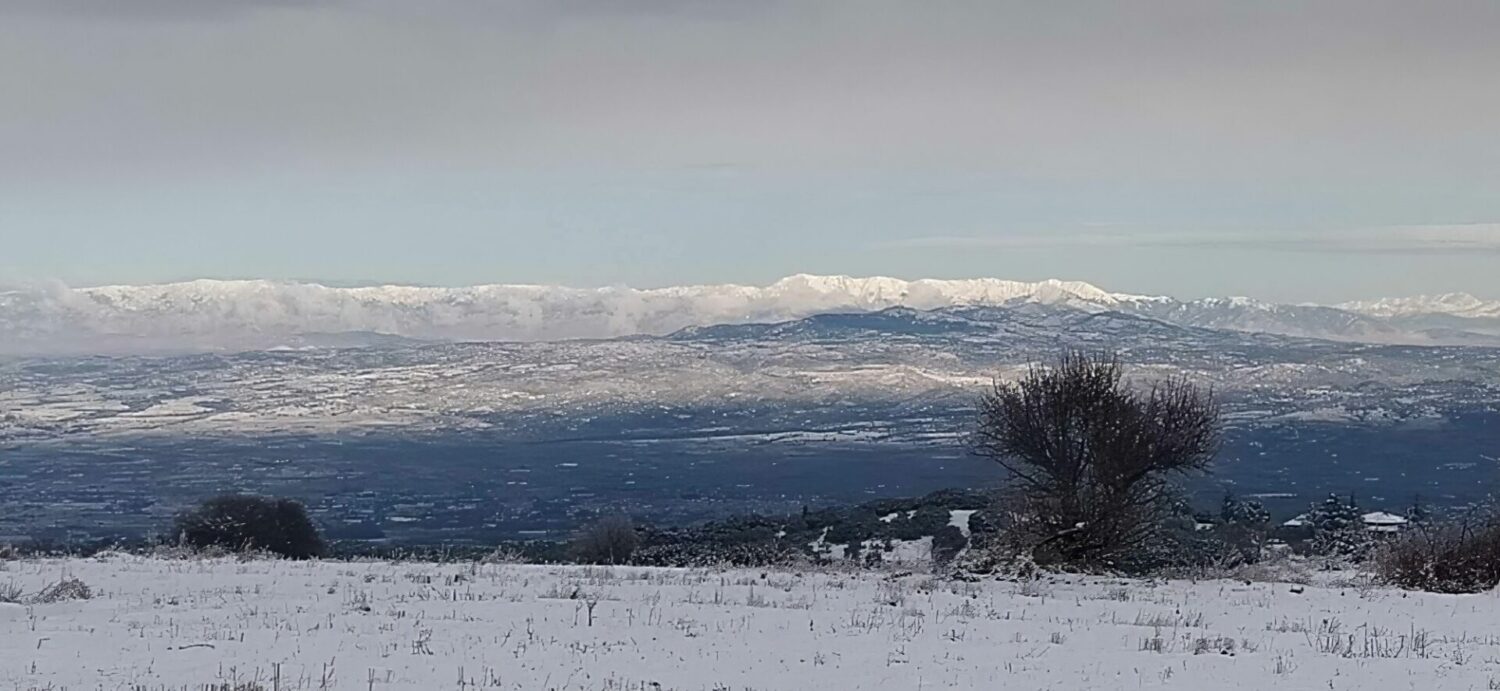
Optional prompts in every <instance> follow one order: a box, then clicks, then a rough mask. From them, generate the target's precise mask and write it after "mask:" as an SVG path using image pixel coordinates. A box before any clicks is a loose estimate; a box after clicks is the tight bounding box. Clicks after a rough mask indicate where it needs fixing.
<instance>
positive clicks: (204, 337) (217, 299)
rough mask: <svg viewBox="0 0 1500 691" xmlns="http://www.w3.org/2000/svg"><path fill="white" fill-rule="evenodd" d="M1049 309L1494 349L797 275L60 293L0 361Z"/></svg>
mask: <svg viewBox="0 0 1500 691" xmlns="http://www.w3.org/2000/svg"><path fill="white" fill-rule="evenodd" d="M1028 303H1036V304H1044V305H1048V306H1055V307H1062V308H1070V309H1075V310H1080V311H1084V312H1090V313H1097V312H1104V311H1113V312H1121V313H1125V314H1132V315H1138V316H1144V317H1149V318H1152V319H1157V320H1161V321H1165V322H1169V323H1172V324H1177V325H1182V326H1192V327H1201V328H1211V329H1227V330H1233V331H1246V332H1256V333H1271V334H1280V335H1289V336H1298V337H1308V338H1322V339H1332V340H1341V341H1357V342H1370V343H1387V344H1414V345H1439V344H1462V345H1500V301H1493V302H1486V301H1483V300H1480V299H1478V298H1475V297H1473V296H1471V295H1444V296H1436V297H1417V298H1400V299H1386V300H1376V301H1369V302H1355V303H1345V304H1343V305H1337V306H1320V305H1284V304H1275V303H1267V302H1261V301H1258V300H1252V299H1248V298H1205V299H1200V300H1187V301H1184V300H1177V299H1174V298H1169V297H1161V296H1147V295H1135V294H1129V293H1115V292H1109V291H1106V290H1103V289H1101V288H1099V287H1097V286H1094V285H1092V284H1090V283H1086V282H1082V281H1061V280H1046V281H1037V282H1022V281H1008V280H1002V279H993V278H979V279H963V280H938V279H922V280H914V281H907V280H902V279H896V278H888V277H867V278H857V277H850V276H815V275H809V274H798V275H794V276H789V277H787V278H784V279H781V280H779V281H776V282H775V283H772V284H770V285H767V286H744V285H696V286H677V287H668V288H655V289H632V288H625V287H607V288H592V289H585V288H569V287H560V286H540V285H483V286H472V287H457V288H446V287H417V286H399V285H384V286H362V287H329V286H324V285H320V284H316V283H298V282H276V281H265V280H233V281H222V280H197V281H187V282H181V283H167V284H156V285H140V286H127V285H116V286H101V287H92V288H67V287H61V286H53V287H48V288H38V289H21V290H11V291H7V292H0V354H10V355H17V354H26V355H34V354H118V353H153V352H161V353H172V352H201V351H231V350H259V349H267V348H278V347H306V346H308V345H309V344H319V343H334V344H344V345H361V344H366V345H381V344H390V343H391V342H393V339H404V340H429V341H552V340H564V339H577V338H615V337H620V336H631V335H664V334H669V333H674V332H677V331H680V330H682V329H685V328H689V327H694V326H710V325H718V324H746V323H766V322H777V321H787V320H793V319H798V318H802V317H807V316H812V315H817V314H832V313H857V312H875V311H879V310H884V309H888V308H891V307H909V308H913V309H918V310H931V309H941V308H945V307H964V306H1011V305H1017V304H1028Z"/></svg>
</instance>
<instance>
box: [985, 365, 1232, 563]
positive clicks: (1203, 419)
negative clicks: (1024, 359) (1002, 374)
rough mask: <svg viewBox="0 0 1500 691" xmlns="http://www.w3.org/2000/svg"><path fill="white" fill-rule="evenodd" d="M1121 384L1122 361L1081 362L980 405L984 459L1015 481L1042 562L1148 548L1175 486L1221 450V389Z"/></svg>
mask: <svg viewBox="0 0 1500 691" xmlns="http://www.w3.org/2000/svg"><path fill="white" fill-rule="evenodd" d="M1122 375H1123V372H1122V369H1121V367H1120V362H1119V360H1118V359H1117V358H1115V357H1113V356H1091V355H1087V354H1082V353H1070V354H1067V355H1064V356H1063V357H1062V358H1060V359H1059V360H1058V361H1057V362H1056V363H1055V364H1053V365H1052V366H1040V365H1033V366H1032V367H1031V368H1030V369H1029V370H1028V371H1027V373H1026V374H1025V376H1023V377H1021V379H1020V380H1019V381H1016V382H1014V383H1005V382H1000V381H998V380H997V381H996V382H995V384H994V386H993V388H992V389H991V390H990V391H989V392H987V393H986V394H985V395H984V396H983V397H982V398H981V399H980V401H979V421H978V427H977V429H976V430H975V432H974V434H973V437H972V447H973V450H974V452H975V453H976V454H978V455H980V456H982V457H985V458H989V459H992V460H994V461H996V462H997V463H999V464H1000V465H1001V466H1002V467H1004V468H1005V469H1006V470H1007V471H1008V472H1009V475H1010V476H1011V479H1012V482H1013V485H1014V488H1015V489H1016V490H1017V492H1018V494H1019V496H1020V499H1021V501H1022V507H1021V508H1022V515H1023V516H1024V517H1025V520H1024V521H1022V522H1021V524H1019V526H1018V527H1020V528H1022V529H1023V530H1024V531H1025V532H1026V534H1027V542H1028V543H1029V546H1030V549H1031V552H1032V555H1033V557H1034V558H1036V559H1037V560H1038V561H1041V562H1044V563H1046V562H1051V563H1068V564H1075V565H1080V566H1103V565H1109V564H1111V563H1113V562H1114V561H1115V560H1117V559H1119V558H1120V557H1122V556H1124V555H1127V554H1130V553H1131V552H1132V551H1135V550H1139V549H1142V548H1144V547H1145V546H1146V545H1147V544H1148V543H1149V542H1150V541H1151V539H1152V538H1153V537H1154V536H1155V535H1156V534H1157V531H1158V530H1159V529H1160V527H1161V525H1162V523H1163V521H1164V519H1165V517H1166V515H1167V512H1168V511H1169V507H1170V501H1171V498H1172V489H1173V484H1172V480H1173V477H1174V476H1177V475H1182V474H1187V473H1192V472H1197V471H1204V470H1207V468H1208V465H1209V463H1210V462H1211V461H1212V460H1213V457H1214V454H1215V453H1216V452H1217V451H1218V446H1219V435H1220V414H1219V409H1218V406H1217V404H1216V403H1215V402H1214V400H1213V396H1212V393H1211V392H1210V391H1206V390H1202V389H1200V388H1198V387H1197V386H1195V385H1193V384H1192V383H1190V382H1188V381H1187V380H1185V379H1181V378H1172V379H1167V380H1165V381H1161V382H1158V383H1156V384H1154V385H1152V386H1150V387H1149V388H1145V389H1136V388H1131V387H1130V386H1129V385H1127V384H1126V383H1125V381H1124V379H1123V376H1122Z"/></svg>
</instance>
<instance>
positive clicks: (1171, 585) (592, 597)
mask: <svg viewBox="0 0 1500 691" xmlns="http://www.w3.org/2000/svg"><path fill="white" fill-rule="evenodd" d="M63 578H77V579H80V580H82V581H83V582H84V583H86V584H88V585H89V586H90V587H91V589H92V591H93V597H92V598H91V599H87V600H72V601H62V602H54V603H51V604H40V603H34V602H33V603H32V604H0V689H53V690H59V689H132V690H134V689H145V690H152V689H183V688H189V689H201V688H205V687H208V685H215V686H214V687H213V688H220V687H219V686H218V685H220V684H229V686H228V687H227V688H246V689H260V688H264V689H322V688H332V689H373V690H379V691H386V690H394V689H469V688H479V689H491V688H493V689H517V690H525V691H534V690H543V689H558V690H576V691H585V690H599V691H616V690H618V691H628V690H639V691H668V690H680V691H688V690H691V691H710V690H722V691H748V690H751V689H755V690H759V691H767V690H783V689H902V690H919V689H978V688H1005V689H1136V688H1152V689H1192V690H1194V691H1202V690H1207V689H1271V688H1275V689H1278V690H1282V691H1289V690H1292V689H1422V690H1424V691H1425V690H1428V689H1453V690H1461V689H1497V688H1500V616H1497V615H1500V595H1497V594H1496V593H1488V594H1482V595H1470V596H1442V595H1431V594H1418V593H1404V592H1400V591H1395V590H1389V589H1382V588H1372V587H1361V586H1356V585H1344V586H1338V585H1323V586H1307V587H1305V588H1304V587H1302V586H1292V585H1290V584H1287V583H1250V584H1247V583H1245V582H1243V581H1203V582H1196V583H1194V582H1187V581H1159V582H1151V581H1127V580H1116V579H1101V578H1077V577H1054V578H1043V579H1040V580H1035V581H1026V582H1004V581H985V582H981V583H964V582H955V581H948V580H943V579H935V578H932V577H928V576H923V575H901V574H893V573H883V572H800V573H799V572H791V571H764V570H722V571H721V570H681V569H648V568H624V567H617V568H604V567H572V566H567V567H564V566H517V565H473V564H432V563H411V562H407V563H389V562H285V561H272V560H261V561H244V562H241V561H237V560H233V559H223V560H164V559H150V558H143V557H135V556H127V555H119V554H115V555H104V556H102V557H100V558H93V559H65V560H61V559H60V560H20V561H9V562H4V561H0V593H4V592H5V589H6V586H7V585H14V586H17V587H19V588H20V589H21V590H22V591H23V598H22V599H23V600H31V599H34V598H32V596H33V595H34V594H35V593H37V592H39V591H41V590H42V589H43V588H44V587H46V586H48V585H49V584H53V583H56V582H58V581H59V580H61V579H63ZM1330 582H1333V583H1336V582H1337V581H1336V580H1332V581H1330ZM1296 591H1301V592H1296ZM237 684H243V686H236V685H237Z"/></svg>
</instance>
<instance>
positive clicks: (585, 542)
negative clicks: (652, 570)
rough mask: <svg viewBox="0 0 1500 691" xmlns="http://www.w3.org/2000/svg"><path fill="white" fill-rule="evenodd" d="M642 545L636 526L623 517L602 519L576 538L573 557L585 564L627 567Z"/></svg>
mask: <svg viewBox="0 0 1500 691" xmlns="http://www.w3.org/2000/svg"><path fill="white" fill-rule="evenodd" d="M640 545H641V537H640V535H639V534H638V533H636V530H635V524H634V523H632V522H631V521H630V519H629V518H626V517H624V516H610V517H607V518H602V519H600V520H598V521H595V522H594V523H592V524H590V525H588V526H586V527H584V528H583V529H582V530H580V531H578V534H577V535H575V536H574V537H573V543H572V545H571V548H572V549H571V551H572V552H573V558H574V559H575V560H577V561H579V562H580V563H584V564H625V563H628V562H629V561H630V557H631V555H632V554H634V553H635V550H636V548H637V547H639V546H640Z"/></svg>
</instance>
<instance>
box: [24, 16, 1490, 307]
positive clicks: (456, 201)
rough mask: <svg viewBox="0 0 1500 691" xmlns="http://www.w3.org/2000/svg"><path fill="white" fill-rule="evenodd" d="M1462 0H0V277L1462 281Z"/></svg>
mask: <svg viewBox="0 0 1500 691" xmlns="http://www.w3.org/2000/svg"><path fill="white" fill-rule="evenodd" d="M1497 36H1500V2H1495V1H1494V0H1473V1H1469V2H1465V1H1462V0H1452V1H1447V0H1427V1H1424V2H1411V1H1410V0H1348V1H1343V0H1337V1H1327V2H1316V1H1310V2H1246V1H1244V0H1175V1H1162V2H1117V1H1112V2H1088V1H1085V0H1073V1H1069V2H1032V1H1027V2H1004V1H1001V0H986V1H984V2H941V1H939V2H902V3H896V2H883V1H881V0H860V1H858V2H852V1H851V2H837V1H830V0H817V1H813V0H807V1H803V2H778V1H775V0H773V1H770V2H744V1H741V0H724V1H722V2H687V1H674V0H536V1H534V2H503V1H501V2H479V1H478V0H475V1H472V2H465V1H460V0H424V1H423V2H407V1H405V0H327V1H322V2H319V1H315V0H304V1H298V0H279V1H272V0H262V1H255V0H250V1H246V0H237V1H231V0H132V1H131V2H121V1H119V0H97V1H89V0H0V280H3V281H31V280H41V279H59V280H63V281H66V282H69V283H73V284H79V285H83V284H98V283H110V282H154V281H161V280H170V279H182V278H190V277H201V276H209V277H269V278H313V279H321V280H326V281H389V282H412V283H432V284H469V283H485V282H507V283H509V282H540V283H564V284H574V285H607V284H628V285H633V286H638V287H649V286H659V285H669V284H677V283H702V282H712V283H717V282H751V283H760V282H766V281H770V280H774V279H775V278H777V277H779V276H782V275H785V274H790V273H795V272H814V273H846V274H854V275H870V274H885V275H894V276H899V277H905V278H919V277H972V276H996V277H1002V278H1014V279H1039V278H1048V277H1057V278H1068V279H1079V280H1087V281H1091V282H1094V283H1096V284H1099V285H1101V286H1103V287H1105V288H1108V289H1112V290H1119V291H1129V292H1151V293H1166V294H1172V295H1178V296H1182V297H1192V296H1202V295H1231V294H1233V295H1252V296H1256V297H1262V298H1269V299H1280V300H1339V299H1346V298H1355V297H1369V296H1379V295H1403V294H1415V293H1432V292H1446V291H1469V292H1473V293H1476V294H1479V295H1481V296H1488V297H1494V298H1500V88H1497V86H1496V84H1497V81H1496V80H1497V79H1500V76H1497V74H1500V40H1497V38H1496V37H1497Z"/></svg>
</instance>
